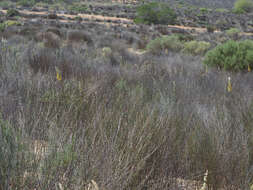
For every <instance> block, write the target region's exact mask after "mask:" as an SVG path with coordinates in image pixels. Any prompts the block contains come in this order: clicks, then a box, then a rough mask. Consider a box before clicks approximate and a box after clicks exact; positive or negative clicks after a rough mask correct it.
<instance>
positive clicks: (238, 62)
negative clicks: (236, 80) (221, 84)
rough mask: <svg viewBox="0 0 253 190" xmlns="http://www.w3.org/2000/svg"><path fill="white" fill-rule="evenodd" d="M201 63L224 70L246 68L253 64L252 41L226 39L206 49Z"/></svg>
mask: <svg viewBox="0 0 253 190" xmlns="http://www.w3.org/2000/svg"><path fill="white" fill-rule="evenodd" d="M203 63H204V64H206V65H209V66H217V67H219V68H224V69H225V70H233V71H239V70H246V69H247V68H248V66H251V67H252V66H253V41H252V40H244V41H240V42H236V41H233V40H230V41H227V42H226V43H224V44H222V45H219V46H217V47H215V48H214V49H212V50H210V51H208V52H207V53H206V55H205V59H204V61H203Z"/></svg>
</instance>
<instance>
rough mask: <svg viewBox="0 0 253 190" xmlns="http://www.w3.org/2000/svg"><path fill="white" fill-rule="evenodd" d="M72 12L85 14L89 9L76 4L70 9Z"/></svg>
mask: <svg viewBox="0 0 253 190" xmlns="http://www.w3.org/2000/svg"><path fill="white" fill-rule="evenodd" d="M69 10H70V11H73V12H76V13H85V12H86V11H87V10H88V7H87V6H86V5H84V4H81V5H80V4H74V5H71V6H70V7H69Z"/></svg>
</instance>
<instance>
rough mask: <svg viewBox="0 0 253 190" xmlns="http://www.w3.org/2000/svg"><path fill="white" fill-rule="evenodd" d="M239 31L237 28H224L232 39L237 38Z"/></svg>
mask: <svg viewBox="0 0 253 190" xmlns="http://www.w3.org/2000/svg"><path fill="white" fill-rule="evenodd" d="M239 33H240V30H239V29H238V28H230V29H229V30H226V34H227V35H228V36H229V37H230V38H232V39H237V38H238V35H239Z"/></svg>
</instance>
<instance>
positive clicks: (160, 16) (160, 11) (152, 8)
mask: <svg viewBox="0 0 253 190" xmlns="http://www.w3.org/2000/svg"><path fill="white" fill-rule="evenodd" d="M134 21H135V23H137V24H139V23H144V24H174V23H175V21H176V14H175V12H174V10H173V9H172V8H171V7H170V6H169V4H167V3H158V2H151V3H145V4H144V5H141V6H139V7H138V8H137V16H136V18H135V20H134Z"/></svg>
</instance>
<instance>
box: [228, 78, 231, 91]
mask: <svg viewBox="0 0 253 190" xmlns="http://www.w3.org/2000/svg"><path fill="white" fill-rule="evenodd" d="M227 90H228V92H231V91H232V84H231V78H230V77H228V86H227Z"/></svg>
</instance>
